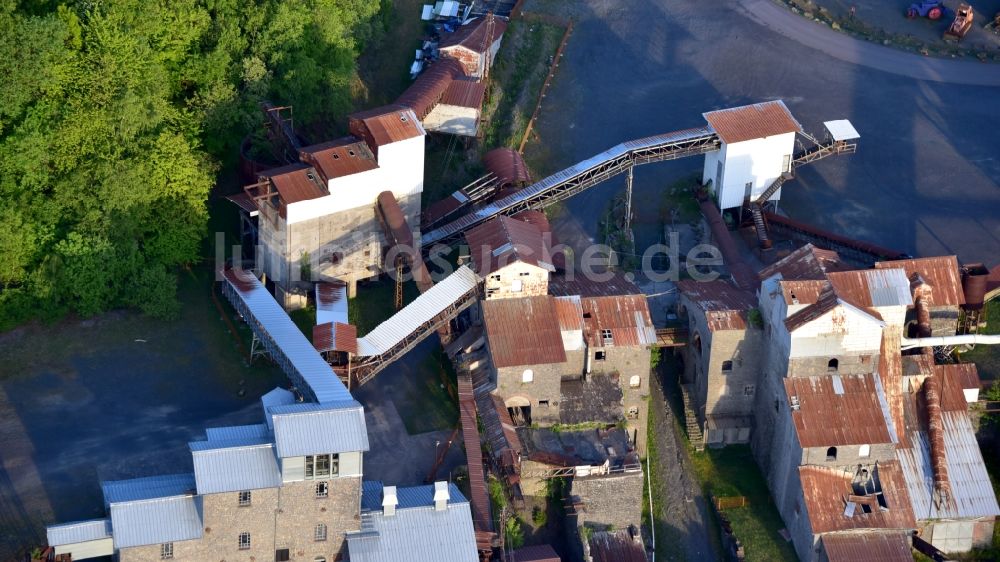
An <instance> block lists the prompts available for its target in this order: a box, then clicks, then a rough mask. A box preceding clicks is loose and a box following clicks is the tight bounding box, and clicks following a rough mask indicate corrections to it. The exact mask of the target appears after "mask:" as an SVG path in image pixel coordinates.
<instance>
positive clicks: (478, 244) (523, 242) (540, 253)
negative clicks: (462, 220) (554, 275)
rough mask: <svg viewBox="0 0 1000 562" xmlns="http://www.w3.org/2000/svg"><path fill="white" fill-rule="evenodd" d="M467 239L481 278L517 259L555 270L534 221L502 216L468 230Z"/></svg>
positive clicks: (517, 260)
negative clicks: (530, 222) (529, 221)
mask: <svg viewBox="0 0 1000 562" xmlns="http://www.w3.org/2000/svg"><path fill="white" fill-rule="evenodd" d="M465 241H466V243H467V244H468V245H469V251H470V252H471V254H472V261H473V263H474V265H475V270H476V273H478V274H479V275H480V276H481V277H486V276H487V275H489V274H490V273H492V272H494V271H497V270H498V269H501V268H503V267H504V266H507V265H510V264H512V263H514V262H523V263H527V264H530V265H534V266H537V267H541V268H543V269H548V270H552V269H554V268H553V266H552V263H551V262H552V258H551V257H550V256H549V255H548V250H547V248H546V245H545V240H544V238H543V237H542V232H541V231H540V230H539V229H538V227H537V226H535V225H534V224H529V223H527V222H524V221H519V220H516V219H514V218H511V217H507V216H499V217H497V218H495V219H493V220H489V221H487V222H485V223H483V224H481V225H479V226H477V227H475V228H473V229H472V230H469V231H468V232H466V233H465Z"/></svg>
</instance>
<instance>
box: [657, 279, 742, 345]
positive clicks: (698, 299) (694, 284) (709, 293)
mask: <svg viewBox="0 0 1000 562" xmlns="http://www.w3.org/2000/svg"><path fill="white" fill-rule="evenodd" d="M677 290H678V291H680V293H681V295H683V296H684V297H685V298H686V299H687V300H688V301H689V302H690V303H691V304H692V305H693V306H695V307H697V308H698V309H699V310H701V311H703V312H704V313H705V319H706V321H707V322H708V329H709V330H710V331H713V332H715V331H721V330H746V328H747V311H749V310H750V309H752V308H756V307H757V300H756V298H755V297H754V295H753V294H752V293H750V292H749V291H744V290H743V289H740V288H739V287H735V286H734V285H732V284H731V283H729V282H726V281H723V280H721V279H715V280H712V281H707V282H701V281H695V280H693V279H685V280H682V281H678V282H677Z"/></svg>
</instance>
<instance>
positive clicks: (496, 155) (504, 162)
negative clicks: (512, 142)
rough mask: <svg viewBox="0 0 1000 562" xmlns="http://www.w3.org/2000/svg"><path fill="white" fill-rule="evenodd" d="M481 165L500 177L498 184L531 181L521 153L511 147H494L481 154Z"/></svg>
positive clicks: (518, 183)
mask: <svg viewBox="0 0 1000 562" xmlns="http://www.w3.org/2000/svg"><path fill="white" fill-rule="evenodd" d="M483 166H485V167H486V169H487V170H489V171H490V172H491V173H492V174H493V175H495V176H496V177H497V178H499V179H500V186H501V187H507V186H510V185H514V186H523V185H527V184H529V183H531V173H530V172H529V171H528V165H527V164H525V162H524V158H523V157H522V156H521V154H520V153H519V152H518V151H516V150H514V149H513V148H506V147H503V148H494V149H493V150H491V151H489V152H487V153H486V154H484V155H483Z"/></svg>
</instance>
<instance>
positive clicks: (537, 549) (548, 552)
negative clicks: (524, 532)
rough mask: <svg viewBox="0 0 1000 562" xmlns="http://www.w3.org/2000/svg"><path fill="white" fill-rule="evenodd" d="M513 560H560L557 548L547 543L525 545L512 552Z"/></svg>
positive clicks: (526, 561)
mask: <svg viewBox="0 0 1000 562" xmlns="http://www.w3.org/2000/svg"><path fill="white" fill-rule="evenodd" d="M511 558H512V559H513V560H512V562H560V561H561V558H559V555H558V554H556V551H555V549H553V548H552V546H550V545H547V544H541V545H535V546H525V547H523V548H519V549H517V550H515V551H514V552H513V553H511Z"/></svg>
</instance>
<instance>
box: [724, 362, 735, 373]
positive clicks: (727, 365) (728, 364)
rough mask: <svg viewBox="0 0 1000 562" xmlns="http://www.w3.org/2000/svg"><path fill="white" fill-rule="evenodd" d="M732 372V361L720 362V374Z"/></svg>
mask: <svg viewBox="0 0 1000 562" xmlns="http://www.w3.org/2000/svg"><path fill="white" fill-rule="evenodd" d="M732 370H733V362H732V361H723V362H722V372H723V373H728V372H729V371H732Z"/></svg>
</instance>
